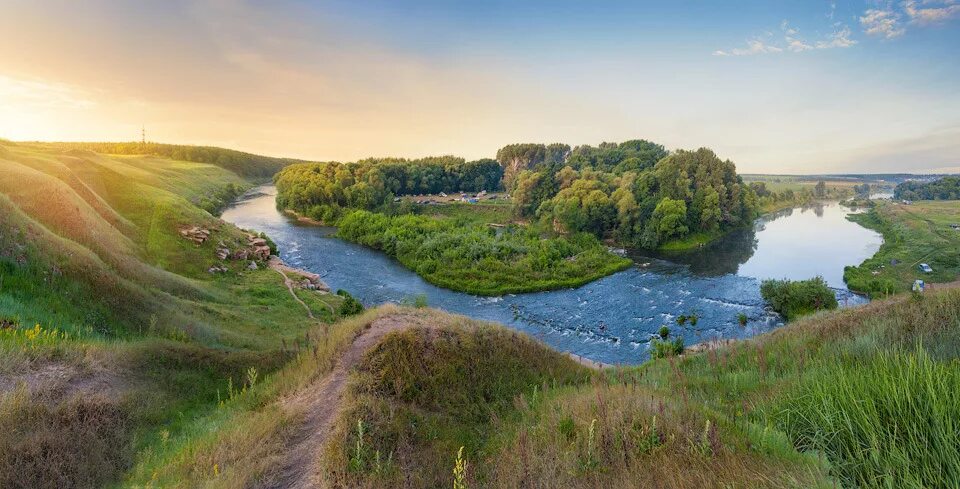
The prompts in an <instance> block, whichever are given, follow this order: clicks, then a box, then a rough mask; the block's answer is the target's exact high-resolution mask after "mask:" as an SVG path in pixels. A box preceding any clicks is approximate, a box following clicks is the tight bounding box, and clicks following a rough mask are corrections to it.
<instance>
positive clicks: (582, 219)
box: [497, 140, 760, 248]
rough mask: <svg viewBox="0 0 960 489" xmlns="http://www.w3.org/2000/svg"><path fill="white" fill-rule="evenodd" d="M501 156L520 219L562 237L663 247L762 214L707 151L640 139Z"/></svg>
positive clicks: (532, 148)
mask: <svg viewBox="0 0 960 489" xmlns="http://www.w3.org/2000/svg"><path fill="white" fill-rule="evenodd" d="M541 146H542V145H541ZM554 146H555V145H554ZM497 154H498V158H501V161H500V163H501V165H503V166H504V167H505V185H507V187H508V190H510V191H511V194H512V198H513V205H514V212H515V213H516V215H517V216H519V217H536V218H540V219H546V220H549V221H550V222H551V223H552V225H553V227H554V229H555V230H557V231H560V232H589V233H592V234H594V235H596V236H598V237H611V238H614V239H616V240H617V241H619V242H620V243H623V244H626V245H631V246H639V247H644V248H656V247H657V246H659V245H661V244H663V243H665V242H668V241H670V240H673V239H682V238H684V237H687V236H689V235H690V234H692V233H707V234H715V233H718V232H720V231H722V230H725V229H729V228H732V227H737V226H740V225H743V224H745V223H748V222H750V221H752V219H753V218H754V217H755V216H756V215H757V212H758V210H759V208H760V207H759V200H758V197H757V195H756V193H755V192H754V191H753V189H751V188H750V186H748V185H745V184H744V183H743V180H742V178H741V177H740V176H739V175H737V173H736V168H735V166H734V164H733V163H732V162H730V161H729V160H721V159H720V158H719V157H717V156H716V154H714V153H713V151H710V150H709V149H706V148H701V149H698V150H696V151H684V150H678V151H675V152H673V153H668V152H666V150H664V149H663V147H662V146H659V145H655V144H653V143H650V142H648V141H642V140H638V141H628V142H625V143H620V144H616V143H603V144H601V145H600V146H599V147H596V148H594V147H582V146H581V147H578V148H576V149H574V150H572V151H569V152H567V153H566V157H565V158H563V159H562V160H557V159H555V158H551V155H552V154H553V153H552V152H551V151H550V150H549V149H548V147H547V146H542V148H537V145H511V146H507V147H505V148H503V149H501V150H500V151H499V152H498V153H497ZM541 155H542V156H543V157H542V158H541ZM513 169H516V171H517V173H516V175H515V177H513V179H512V181H510V182H509V183H507V182H506V173H507V170H513Z"/></svg>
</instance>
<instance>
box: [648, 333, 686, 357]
mask: <svg viewBox="0 0 960 489" xmlns="http://www.w3.org/2000/svg"><path fill="white" fill-rule="evenodd" d="M651 344H652V346H653V348H652V349H651V350H650V358H652V359H657V358H667V357H672V356H676V355H681V354H683V349H684V346H683V338H682V337H679V336H678V337H676V338H674V339H672V340H657V339H655V340H653V342H652V343H651Z"/></svg>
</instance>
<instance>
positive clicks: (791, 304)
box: [760, 277, 838, 321]
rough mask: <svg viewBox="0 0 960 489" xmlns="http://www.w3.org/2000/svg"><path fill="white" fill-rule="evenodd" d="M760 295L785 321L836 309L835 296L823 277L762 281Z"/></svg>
mask: <svg viewBox="0 0 960 489" xmlns="http://www.w3.org/2000/svg"><path fill="white" fill-rule="evenodd" d="M760 295H761V296H763V299H764V300H765V301H767V302H768V303H769V304H770V307H772V308H773V310H774V311H777V312H778V313H780V314H781V315H782V316H783V317H784V318H786V319H787V321H791V320H794V319H797V318H798V317H800V316H803V315H805V314H810V313H813V312H817V311H823V310H829V309H836V308H837V305H838V304H837V296H836V294H835V293H834V292H833V290H832V289H830V287H828V286H827V283H826V282H825V281H824V280H823V277H815V278H812V279H809V280H764V281H763V282H762V283H761V284H760Z"/></svg>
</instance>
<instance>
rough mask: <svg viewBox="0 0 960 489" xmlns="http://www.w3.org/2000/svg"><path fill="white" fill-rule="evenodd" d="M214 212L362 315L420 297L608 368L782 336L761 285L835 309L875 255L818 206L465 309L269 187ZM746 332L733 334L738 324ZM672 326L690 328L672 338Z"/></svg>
mask: <svg viewBox="0 0 960 489" xmlns="http://www.w3.org/2000/svg"><path fill="white" fill-rule="evenodd" d="M258 190H259V193H257V194H252V195H250V196H248V197H247V198H245V199H244V200H242V201H241V202H238V203H237V204H236V205H234V206H233V207H231V208H230V209H228V210H227V211H226V212H224V215H223V218H224V219H225V220H227V221H230V222H233V223H235V224H237V225H238V226H240V227H243V228H247V229H256V230H258V231H263V232H266V233H267V234H268V235H270V237H271V238H273V239H274V241H276V242H277V244H278V245H279V248H280V254H281V256H282V258H283V259H284V260H286V261H287V262H288V263H290V264H292V265H294V266H299V267H303V268H306V269H309V270H311V271H314V272H316V273H319V274H320V275H322V276H323V278H324V280H325V281H327V283H328V284H330V286H331V287H333V288H334V289H337V288H342V289H346V290H348V291H350V293H352V294H353V295H355V296H356V297H358V298H359V299H360V300H361V301H363V302H364V303H365V304H368V305H372V304H379V303H383V302H391V301H392V302H398V301H401V300H403V299H406V298H410V297H413V296H416V295H420V294H423V295H426V297H427V301H428V303H429V304H430V305H431V306H432V307H438V308H441V309H445V310H448V311H451V312H455V313H459V314H465V315H468V316H471V317H475V318H478V319H484V320H491V321H497V322H500V323H503V324H506V325H508V326H510V327H513V328H515V329H518V330H521V331H524V332H526V333H528V334H531V335H533V336H536V337H538V338H540V339H542V340H543V341H545V342H547V343H548V344H550V345H551V346H553V347H555V348H557V349H560V350H564V351H570V352H574V353H577V354H580V355H583V356H586V357H589V358H593V359H595V360H599V361H603V362H608V363H639V362H642V361H643V360H645V359H646V358H647V357H648V347H649V340H650V338H651V336H652V335H655V334H656V332H657V330H658V329H659V328H660V326H662V325H664V324H668V325H670V326H671V327H672V329H674V330H675V331H677V332H678V333H679V334H682V335H683V336H684V338H685V340H686V342H687V344H693V343H697V342H700V341H705V340H709V339H715V338H742V337H748V336H752V335H755V334H759V333H763V332H766V331H769V330H770V329H772V328H774V327H776V326H778V325H780V324H782V323H781V319H780V318H779V316H777V315H776V314H774V313H772V312H770V311H769V310H768V309H767V308H766V307H765V305H764V302H763V300H762V299H761V297H760V292H759V280H760V279H763V278H770V277H777V278H780V277H787V278H809V277H811V276H813V275H817V274H819V275H823V276H824V278H825V279H826V280H827V281H828V282H829V283H830V284H831V286H833V287H837V288H838V290H837V294H838V298H839V299H840V301H841V304H855V303H861V302H863V299H861V298H859V297H858V296H856V295H853V294H851V293H849V292H848V291H846V289H844V288H843V280H842V274H843V266H844V265H848V264H859V263H860V262H861V261H863V259H865V258H866V257H868V256H870V255H872V254H873V253H874V252H875V251H876V249H877V248H878V247H879V244H880V238H879V236H878V235H877V234H876V233H873V232H872V231H869V230H866V229H864V228H861V227H860V226H858V225H856V224H854V223H851V222H849V221H847V220H846V218H845V216H846V215H847V213H848V212H849V211H848V210H846V209H844V208H842V207H840V206H838V205H836V204H827V205H823V206H819V207H814V208H809V209H797V210H790V211H784V212H783V213H780V214H777V215H775V216H769V217H766V218H764V219H761V220H758V221H757V223H756V225H755V226H754V228H753V229H744V230H741V231H737V232H734V233H731V234H730V235H728V236H726V237H724V238H723V239H721V240H718V241H717V242H714V243H711V244H710V245H709V246H705V247H703V248H701V249H697V250H694V251H693V252H690V253H684V254H682V255H672V256H670V257H665V256H660V257H645V256H642V255H636V256H634V257H633V258H634V259H635V260H636V262H637V266H636V267H633V268H631V269H628V270H625V271H623V272H619V273H616V274H613V275H611V276H608V277H605V278H602V279H600V280H597V281H594V282H592V283H589V284H587V285H585V286H583V287H580V288H577V289H567V290H557V291H549V292H538V293H533V294H523V295H507V296H504V297H475V296H472V295H468V294H463V293H459V292H453V291H450V290H446V289H441V288H438V287H435V286H433V285H430V284H428V283H426V282H425V281H424V280H423V279H421V278H420V277H419V276H417V275H416V274H414V273H413V272H411V271H409V270H407V269H405V268H403V267H402V266H400V265H399V264H398V263H397V262H395V261H394V260H392V259H391V258H389V257H387V256H385V255H383V254H382V253H379V252H376V251H372V250H369V249H367V248H364V247H362V246H359V245H355V244H352V243H348V242H346V241H342V240H339V239H336V238H333V237H332V236H331V234H332V233H333V230H332V229H330V228H318V227H315V226H305V225H301V224H300V223H298V222H296V221H295V220H293V219H290V218H288V217H286V216H284V215H282V214H281V213H279V212H277V210H276V208H275V205H274V197H275V190H274V189H273V187H269V186H268V187H261V188H260V189H258ZM740 313H744V314H746V315H747V316H748V317H749V318H750V322H749V323H748V325H747V326H746V327H740V326H739V324H738V322H737V315H738V314H740ZM680 314H697V315H698V316H699V318H700V320H699V321H698V322H697V325H696V326H690V325H689V324H688V325H686V326H684V327H682V328H681V327H678V326H677V325H676V323H675V318H676V317H677V316H678V315H680Z"/></svg>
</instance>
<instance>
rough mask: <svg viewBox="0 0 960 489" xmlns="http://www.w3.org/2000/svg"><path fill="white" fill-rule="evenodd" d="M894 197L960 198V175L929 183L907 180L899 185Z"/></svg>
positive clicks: (909, 198) (912, 198)
mask: <svg viewBox="0 0 960 489" xmlns="http://www.w3.org/2000/svg"><path fill="white" fill-rule="evenodd" d="M893 197H894V198H896V199H905V200H960V177H943V178H941V179H939V180H936V181H933V182H928V183H923V182H914V181H906V182H903V183H901V184H899V185H897V188H896V189H895V190H894V191H893Z"/></svg>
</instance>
